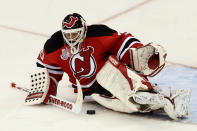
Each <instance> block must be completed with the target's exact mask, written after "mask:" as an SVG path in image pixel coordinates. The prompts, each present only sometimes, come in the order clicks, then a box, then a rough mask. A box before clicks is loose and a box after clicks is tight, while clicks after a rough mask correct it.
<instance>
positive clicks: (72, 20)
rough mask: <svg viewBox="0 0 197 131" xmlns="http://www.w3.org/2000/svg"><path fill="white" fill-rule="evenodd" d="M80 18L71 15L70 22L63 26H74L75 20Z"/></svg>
mask: <svg viewBox="0 0 197 131" xmlns="http://www.w3.org/2000/svg"><path fill="white" fill-rule="evenodd" d="M77 20H78V18H75V17H73V16H71V17H70V22H69V23H67V22H64V23H63V27H65V26H66V27H67V28H72V27H73V26H74V25H75V22H76V21H77Z"/></svg>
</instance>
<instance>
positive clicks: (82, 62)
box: [70, 46, 96, 80]
mask: <svg viewBox="0 0 197 131" xmlns="http://www.w3.org/2000/svg"><path fill="white" fill-rule="evenodd" d="M93 52H94V48H93V47H91V46H88V48H87V49H82V50H81V51H80V52H79V53H77V54H75V55H73V56H72V58H71V60H70V66H71V69H72V71H73V72H74V76H75V77H76V78H77V79H78V80H80V79H81V78H84V77H91V76H92V75H94V73H95V71H96V62H95V60H94V57H93V56H92V54H93Z"/></svg>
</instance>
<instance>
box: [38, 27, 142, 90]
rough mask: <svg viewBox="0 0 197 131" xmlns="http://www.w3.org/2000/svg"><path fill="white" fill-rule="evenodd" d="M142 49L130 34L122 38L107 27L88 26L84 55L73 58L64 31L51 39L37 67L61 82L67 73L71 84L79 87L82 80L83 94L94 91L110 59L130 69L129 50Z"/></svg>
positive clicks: (83, 48) (83, 47)
mask: <svg viewBox="0 0 197 131" xmlns="http://www.w3.org/2000/svg"><path fill="white" fill-rule="evenodd" d="M138 46H142V44H141V43H140V41H139V40H137V39H136V38H134V37H133V36H132V35H131V34H129V33H122V34H119V33H118V32H117V31H115V30H113V29H110V28H109V27H107V26H105V25H91V26H88V30H87V36H86V39H85V40H84V42H83V43H82V46H81V48H80V51H79V52H78V53H77V54H71V52H70V47H69V45H68V44H66V43H65V41H64V39H63V36H62V33H61V31H57V32H56V33H55V34H53V35H52V36H51V38H50V39H48V40H47V41H46V43H45V45H44V49H43V50H42V51H41V52H40V54H39V56H38V59H37V66H38V67H44V68H47V69H48V72H49V73H50V75H52V76H53V77H55V78H56V79H57V81H60V80H61V78H62V76H63V73H64V72H65V73H67V74H68V76H69V81H70V82H71V83H72V84H73V86H74V87H75V86H76V79H78V80H79V82H80V84H81V86H82V89H83V91H87V90H88V89H90V88H91V87H92V86H93V85H94V83H95V82H96V74H97V72H99V70H100V69H101V68H102V67H103V65H104V64H105V62H106V61H107V59H108V56H110V55H116V56H117V58H118V59H119V60H120V61H121V62H123V63H125V64H127V65H129V64H130V59H129V52H128V49H129V48H131V47H132V48H135V47H138Z"/></svg>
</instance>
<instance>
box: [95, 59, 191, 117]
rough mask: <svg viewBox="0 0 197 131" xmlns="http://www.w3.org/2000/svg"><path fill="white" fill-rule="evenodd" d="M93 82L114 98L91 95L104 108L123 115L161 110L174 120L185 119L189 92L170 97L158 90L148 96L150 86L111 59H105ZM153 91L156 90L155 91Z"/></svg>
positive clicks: (177, 93) (151, 88) (184, 91)
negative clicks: (95, 81) (124, 113)
mask: <svg viewBox="0 0 197 131" xmlns="http://www.w3.org/2000/svg"><path fill="white" fill-rule="evenodd" d="M96 79H97V81H98V83H99V84H100V85H101V86H102V87H103V88H105V89H106V90H108V91H109V92H110V93H112V94H113V95H114V97H103V96H101V95H99V94H92V97H93V99H94V100H95V101H97V102H98V103H100V104H101V105H103V106H105V107H106V108H109V109H112V110H115V111H120V112H126V113H132V112H150V111H153V110H157V109H160V108H162V109H164V111H165V112H166V113H167V114H168V116H169V117H170V118H172V119H175V120H177V119H179V118H182V117H186V116H188V105H189V100H190V93H191V90H190V89H185V90H183V89H180V90H176V91H173V92H171V93H170V97H169V96H165V95H163V94H162V93H161V90H157V91H155V92H154V93H151V92H150V91H153V90H154V89H153V87H152V85H151V83H150V82H149V81H148V80H147V79H145V78H143V77H141V76H140V75H138V74H137V73H136V72H135V71H133V70H131V69H129V68H128V67H126V66H125V65H123V64H122V63H120V62H119V61H118V60H117V58H116V57H115V56H110V57H109V58H108V61H107V62H106V63H105V65H104V66H103V68H102V69H101V70H100V71H99V73H98V74H97V76H96ZM154 88H155V90H156V88H157V87H154ZM158 91H160V92H158ZM173 101H174V103H173Z"/></svg>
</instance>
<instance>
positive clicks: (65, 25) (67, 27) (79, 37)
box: [61, 13, 87, 54]
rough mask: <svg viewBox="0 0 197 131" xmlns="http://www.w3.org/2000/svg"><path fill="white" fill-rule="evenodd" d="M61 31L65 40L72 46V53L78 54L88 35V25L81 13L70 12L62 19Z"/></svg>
mask: <svg viewBox="0 0 197 131" xmlns="http://www.w3.org/2000/svg"><path fill="white" fill-rule="evenodd" d="M61 32H62V35H63V38H64V40H65V42H66V43H67V44H68V45H69V46H70V47H71V53H72V54H76V53H77V52H79V50H80V46H81V44H82V43H83V41H84V39H85V37H86V32H87V25H86V22H85V20H84V19H83V17H82V16H81V15H79V14H77V13H73V14H69V15H67V16H66V17H65V18H64V20H63V21H62V29H61Z"/></svg>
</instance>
